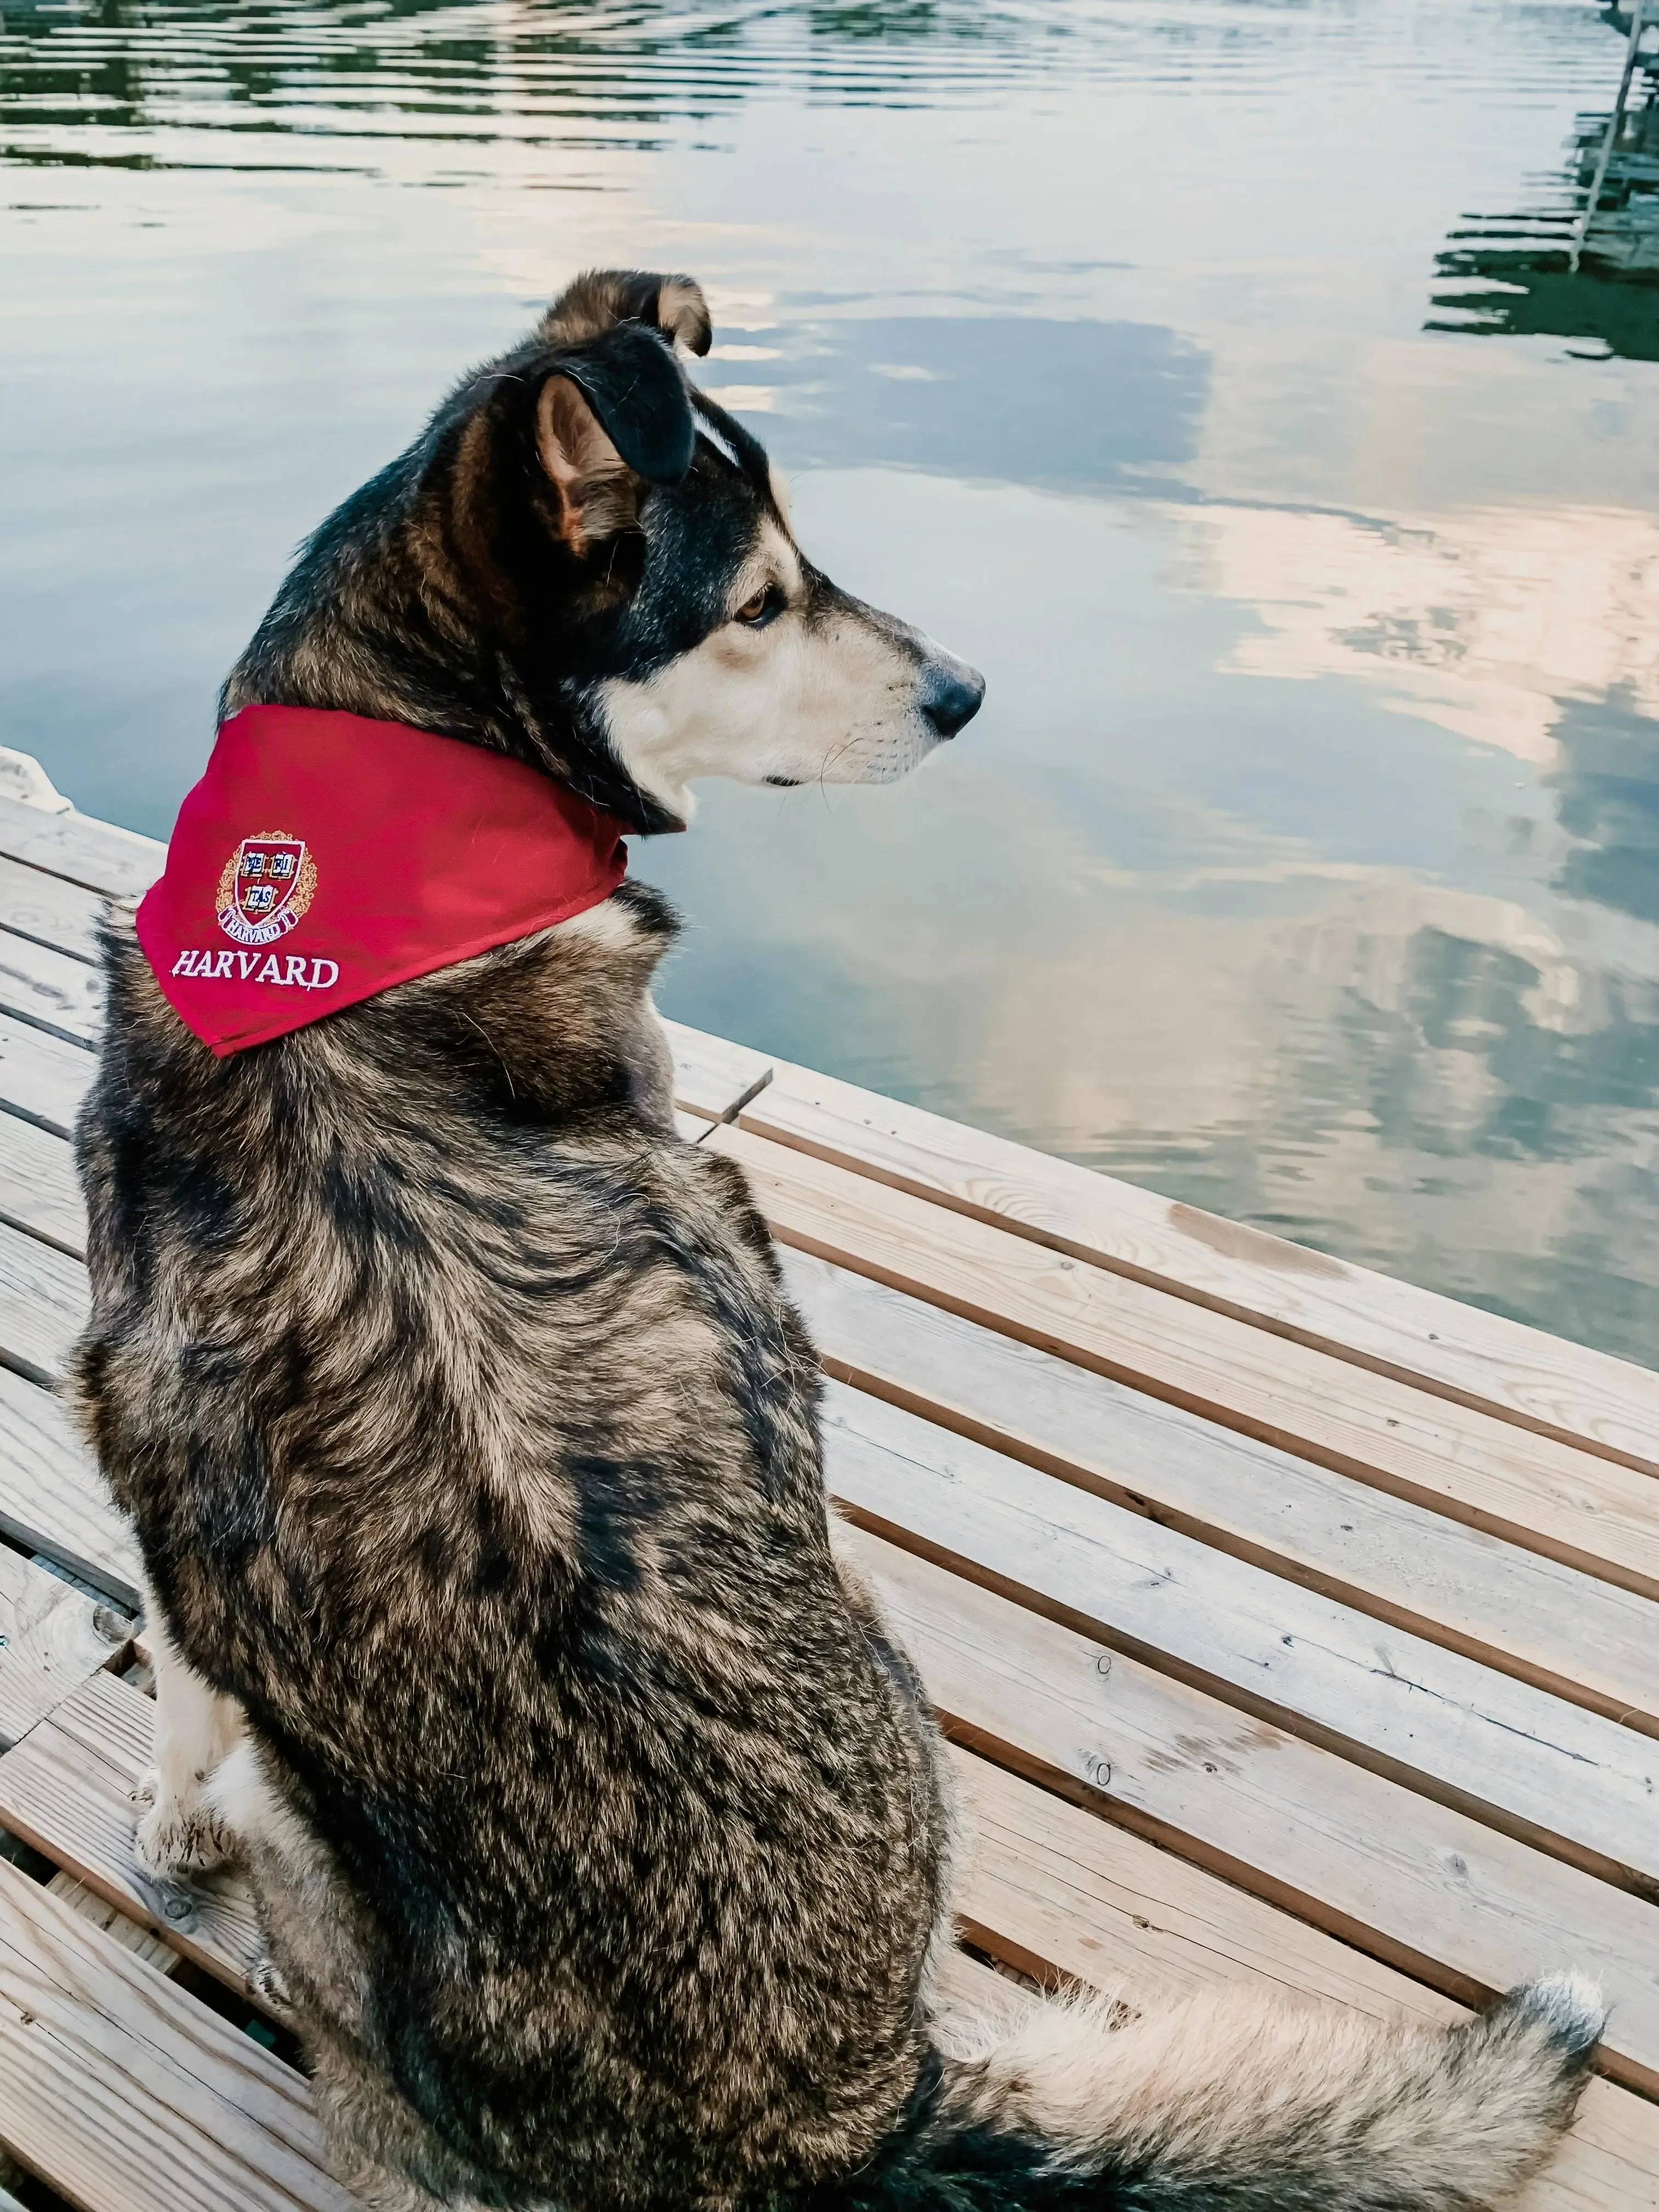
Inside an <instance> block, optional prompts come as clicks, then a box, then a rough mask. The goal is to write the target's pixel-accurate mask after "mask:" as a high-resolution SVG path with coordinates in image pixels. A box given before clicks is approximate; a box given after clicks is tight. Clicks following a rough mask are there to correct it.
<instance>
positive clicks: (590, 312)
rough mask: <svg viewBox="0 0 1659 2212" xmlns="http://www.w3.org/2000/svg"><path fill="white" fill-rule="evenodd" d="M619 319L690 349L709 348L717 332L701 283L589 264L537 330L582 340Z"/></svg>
mask: <svg viewBox="0 0 1659 2212" xmlns="http://www.w3.org/2000/svg"><path fill="white" fill-rule="evenodd" d="M618 323H643V324H644V325H646V327H647V329H648V330H653V331H661V332H662V334H663V336H664V337H665V338H666V339H667V340H668V341H669V343H671V344H673V345H683V346H684V348H685V349H686V350H687V352H688V353H695V354H705V353H707V352H708V347H709V343H710V341H711V339H712V338H713V337H714V325H713V324H712V323H711V322H710V321H709V319H708V303H707V302H706V301H705V300H704V299H703V296H702V286H701V285H700V284H698V283H696V282H695V281H694V280H693V279H692V278H691V277H690V276H660V275H657V274H653V272H652V271H650V270H644V269H589V270H586V272H585V273H584V274H583V275H582V276H578V277H577V278H576V279H575V281H574V283H570V284H568V285H567V286H566V287H565V289H564V290H563V291H562V292H561V293H560V295H559V296H558V298H557V299H556V301H554V302H553V304H552V306H551V307H550V308H549V309H548V311H547V313H545V314H544V316H543V317H542V321H541V328H540V330H539V331H538V333H537V335H538V337H541V338H543V339H544V340H545V341H546V343H548V344H549V345H559V346H566V345H580V344H581V343H583V342H584V340H586V339H587V338H597V337H603V336H604V334H605V331H608V330H612V329H614V328H615V326H616V325H617V324H618Z"/></svg>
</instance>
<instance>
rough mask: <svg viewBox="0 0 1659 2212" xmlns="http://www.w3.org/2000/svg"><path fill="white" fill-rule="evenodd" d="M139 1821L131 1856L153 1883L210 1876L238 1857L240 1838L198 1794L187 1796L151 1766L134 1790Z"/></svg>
mask: <svg viewBox="0 0 1659 2212" xmlns="http://www.w3.org/2000/svg"><path fill="white" fill-rule="evenodd" d="M133 1802H134V1803H135V1804H136V1805H137V1807H138V1808H139V1820H138V1826H137V1829H136V1830H135V1831H134V1833H133V1838H132V1855H133V1857H135V1858H136V1859H137V1862H138V1869H139V1872H140V1873H141V1874H144V1875H149V1879H150V1880H151V1881H154V1882H169V1881H185V1880H186V1879H188V1877H189V1876H190V1875H197V1874H207V1873H209V1872H210V1871H211V1869H213V1868H215V1867H221V1866H224V1865H225V1864H227V1863H228V1861H229V1860H231V1859H233V1858H234V1857H235V1856H236V1839H235V1838H234V1836H233V1835H232V1834H231V1832H230V1831H229V1829H228V1828H227V1827H226V1826H225V1825H224V1823H223V1821H222V1820H220V1819H219V1817H218V1815H217V1814H216V1813H215V1812H214V1811H213V1810H212V1808H211V1807H210V1805H209V1804H208V1802H207V1801H206V1799H205V1798H204V1796H203V1795H202V1794H201V1792H200V1791H196V1792H193V1793H192V1794H191V1796H188V1797H184V1796H179V1795H178V1794H177V1793H176V1792H174V1791H173V1790H169V1789H168V1788H167V1782H166V1780H165V1778H164V1777H163V1776H162V1775H161V1773H160V1772H159V1771H157V1770H156V1769H155V1767H152V1768H151V1769H150V1771H149V1773H148V1774H146V1775H145V1777H144V1778H143V1781H142V1782H141V1783H140V1784H139V1785H138V1787H137V1790H134V1792H133Z"/></svg>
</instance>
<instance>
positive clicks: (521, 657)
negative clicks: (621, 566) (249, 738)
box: [219, 439, 684, 835]
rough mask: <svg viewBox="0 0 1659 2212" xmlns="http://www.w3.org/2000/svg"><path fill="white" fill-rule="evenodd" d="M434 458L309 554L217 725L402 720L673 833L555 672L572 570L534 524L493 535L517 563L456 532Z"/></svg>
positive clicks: (348, 508)
mask: <svg viewBox="0 0 1659 2212" xmlns="http://www.w3.org/2000/svg"><path fill="white" fill-rule="evenodd" d="M431 446H432V441H430V440H429V439H428V440H426V441H422V442H421V444H419V445H417V446H416V447H411V448H410V451H409V453H405V454H404V456H403V458H402V459H400V460H398V461H397V462H394V463H393V464H392V467H391V468H389V469H387V470H386V471H383V473H382V474H381V475H380V477H376V478H375V479H374V481H373V482H372V483H368V484H366V485H365V486H364V487H363V489H362V491H360V492H359V493H357V494H356V495H355V496H354V497H353V498H351V499H349V500H348V501H346V502H345V503H344V505H343V506H342V507H338V508H337V510H336V511H335V513H333V514H331V516H330V517H329V519H328V520H327V521H326V522H325V523H324V524H323V526H322V527H321V528H320V529H319V531H318V532H316V533H315V535H314V536H313V538H311V539H310V540H309V541H308V543H307V545H306V546H305V548H304V549H303V550H302V551H301V555H300V557H299V559H298V560H297V561H296V562H295V565H294V567H293V568H292V569H291V570H290V571H289V574H288V576H287V577H286V578H285V579H284V580H283V586H282V588H281V589H280V590H279V591H278V592H277V594H276V598H275V599H274V600H273V601H272V602H271V605H270V608H269V609H268V611H266V614H265V616H264V620H263V621H262V622H261V623H260V624H259V627H258V630H257V631H256V632H255V633H254V635H253V637H252V640H251V641H250V642H249V644H248V646H247V647H246V651H245V652H244V653H242V655H241V657H240V659H238V661H237V662H236V665H234V668H233V669H232V670H231V672H230V674H229V676H228V678H227V679H226V682H225V685H224V688H223V690H222V692H221V694H220V702H219V712H220V720H226V719H227V718H228V716H229V715H231V714H235V713H236V712H237V711H238V710H239V709H240V708H243V707H247V706H283V707H314V708H324V709H330V708H332V709H337V710H339V711H342V712H344V713H347V714H362V715H366V716H368V718H369V719H370V720H375V721H387V722H406V723H409V724H410V725H411V726H413V727H415V728H416V729H422V730H430V731H433V732H436V733H437V734H438V735H440V736H442V737H449V738H462V739H464V740H465V741H466V742H468V743H470V744H477V745H482V746H485V747H487V748H488V749H489V750H491V751H494V752H500V753H504V754H506V755H507V756H508V757H510V758H512V759H514V760H520V761H524V762H526V763H528V764H529V765H530V766H531V767H533V768H537V769H541V770H542V771H543V773H544V774H545V775H550V776H552V777H553V778H554V779H555V781H557V782H559V783H561V784H562V785H563V786H564V787H566V788H567V789H568V790H570V791H573V792H574V793H576V794H577V796H578V797H579V798H581V799H586V800H587V801H588V802H589V803H590V804H591V805H594V806H597V807H598V808H599V810H600V811H601V812H603V813H606V814H610V815H611V816H613V817H615V818H616V819H617V820H618V821H620V822H622V823H624V824H625V825H626V826H627V827H628V828H629V829H633V830H635V831H636V832H638V833H640V834H642V835H652V834H654V833H656V832H659V831H661V830H665V829H680V828H682V827H683V826H684V825H683V823H681V822H680V821H679V819H678V817H676V816H674V815H672V814H671V813H670V812H669V811H668V810H667V809H666V808H665V807H664V806H663V805H661V804H660V803H659V801H658V800H656V799H653V798H652V797H651V796H650V794H649V793H646V792H644V791H642V790H641V788H640V787H639V786H638V785H637V784H636V783H635V781H633V779H632V778H631V777H630V776H629V775H628V774H627V773H626V772H625V771H624V770H623V768H622V767H621V765H620V763H618V762H617V759H616V757H615V755H614V754H613V752H612V750H611V746H610V744H609V742H608V740H607V738H606V736H605V729H604V726H603V723H602V720H601V719H600V716H599V710H598V708H597V706H596V705H595V703H594V702H593V701H592V696H591V694H592V687H591V686H590V685H588V684H584V683H582V682H580V681H579V680H577V679H575V678H573V677H572V676H571V675H570V674H569V673H568V671H564V670H562V669H561V668H560V667H559V665H557V647H556V643H555V642H554V641H555V640H556V636H557V633H558V625H557V623H556V619H554V618H553V611H554V610H556V607H557V605H558V603H559V597H560V593H561V590H562V589H565V590H568V582H569V580H568V578H567V577H566V576H565V575H564V574H562V569H563V567H564V566H565V565H567V564H566V563H565V562H563V561H562V559H561V558H560V557H558V556H556V555H555V554H552V553H550V551H549V549H548V548H547V547H546V544H545V542H544V540H542V541H541V542H540V543H538V533H537V532H536V530H535V528H534V519H533V517H531V516H529V515H528V514H526V516H524V517H522V518H520V520H521V521H522V523H523V527H522V528H519V527H517V526H515V524H514V521H513V518H510V517H509V518H508V519H507V521H506V522H505V523H504V524H503V525H502V526H501V527H502V529H503V530H504V531H505V532H506V533H507V536H508V537H509V538H512V539H513V540H514V541H515V542H516V544H517V545H518V546H519V549H520V554H521V556H523V557H522V558H521V559H520V562H516V563H515V562H503V561H501V560H499V559H497V558H495V556H494V547H493V545H492V544H487V543H485V542H484V540H483V538H482V537H481V535H480V533H479V532H477V531H476V530H467V529H465V528H460V527H458V525H457V520H456V518H457V513H458V511H459V509H460V508H461V507H462V505H463V501H462V497H461V491H462V488H461V487H460V486H459V485H458V483H457V474H458V470H457V463H456V459H455V456H454V455H453V453H450V452H448V451H447V449H446V448H445V447H444V446H443V445H442V443H441V441H440V443H439V447H438V450H437V451H436V452H434V451H433V450H431ZM526 549H532V550H534V552H535V553H536V555H537V556H538V557H535V558H531V557H529V555H528V553H527V552H526Z"/></svg>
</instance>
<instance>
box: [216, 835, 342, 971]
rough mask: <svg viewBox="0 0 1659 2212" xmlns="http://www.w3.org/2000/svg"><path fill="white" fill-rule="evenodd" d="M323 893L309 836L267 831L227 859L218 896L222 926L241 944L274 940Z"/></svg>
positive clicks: (283, 933) (243, 843)
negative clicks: (307, 843) (312, 855)
mask: <svg viewBox="0 0 1659 2212" xmlns="http://www.w3.org/2000/svg"><path fill="white" fill-rule="evenodd" d="M315 896H317V863H316V862H315V861H314V860H313V859H312V857H311V854H310V853H309V852H308V851H307V848H306V842H305V840H304V838H303V837H291V836H289V833H288V832H287V830H286V829H262V830H260V831H259V832H258V834H257V835H256V836H252V837H244V838H243V840H242V842H241V843H240V845H239V846H238V847H237V848H236V850H235V851H234V853H233V854H231V856H230V858H229V859H228V860H227V861H226V862H225V869H224V873H223V874H222V876H221V877H220V878H219V890H218V893H217V896H216V898H215V900H214V904H215V906H216V908H217V911H218V916H219V927H220V928H221V929H222V930H223V931H224V933H225V935H226V936H227V937H234V939H235V940H236V942H237V943H238V944H239V945H274V944H275V943H276V940H277V939H278V938H279V937H286V936H287V934H288V933H289V930H290V929H292V928H293V927H294V925H295V922H297V921H300V920H301V919H302V917H303V916H304V915H305V912H306V909H307V908H308V907H309V906H310V904H311V902H312V900H313V898H314V897H315Z"/></svg>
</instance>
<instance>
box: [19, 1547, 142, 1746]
mask: <svg viewBox="0 0 1659 2212" xmlns="http://www.w3.org/2000/svg"><path fill="white" fill-rule="evenodd" d="M131 1628H132V1624H131V1621H130V1620H128V1618H127V1617H126V1615H125V1614H124V1613H117V1612H116V1611H115V1610H114V1608H113V1607H110V1606H107V1605H98V1604H94V1601H92V1600H91V1599H90V1598H88V1597H87V1596H85V1595H83V1594H82V1592H81V1591H80V1590H77V1589H72V1588H71V1587H70V1584H69V1583H66V1582H64V1581H63V1580H62V1579H61V1578H60V1577H58V1576H57V1575H54V1574H51V1573H49V1572H48V1571H47V1570H46V1568H45V1567H41V1566H37V1565H34V1563H33V1561H32V1560H30V1559H25V1558H24V1557H23V1556H22V1554H21V1553H19V1552H14V1551H13V1550H11V1548H10V1547H9V1546H6V1545H0V1746H4V1745H7V1744H14V1743H15V1742H16V1741H18V1739H19V1738H20V1737H21V1736H24V1735H27V1733H28V1732H29V1730H30V1729H32V1728H33V1727H34V1725H35V1723H37V1722H38V1721H40V1719H41V1718H42V1717H44V1716H45V1715H46V1714H47V1713H50V1712H51V1711H52V1709H53V1707H54V1706H56V1705H60V1704H62V1702H63V1700H64V1699H65V1698H67V1697H68V1696H69V1695H70V1692H71V1691H73V1690H74V1689H76V1687H77V1686H79V1685H80V1684H81V1683H82V1682H84V1681H85V1680H86V1679H87V1677H88V1675H89V1674H96V1673H97V1672H98V1671H99V1670H100V1668H104V1667H107V1666H108V1665H109V1663H110V1662H111V1661H112V1659H115V1658H117V1657H118V1656H119V1655H120V1654H121V1652H122V1651H123V1650H125V1647H126V1644H127V1642H128V1640H129V1638H130V1637H131Z"/></svg>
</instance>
